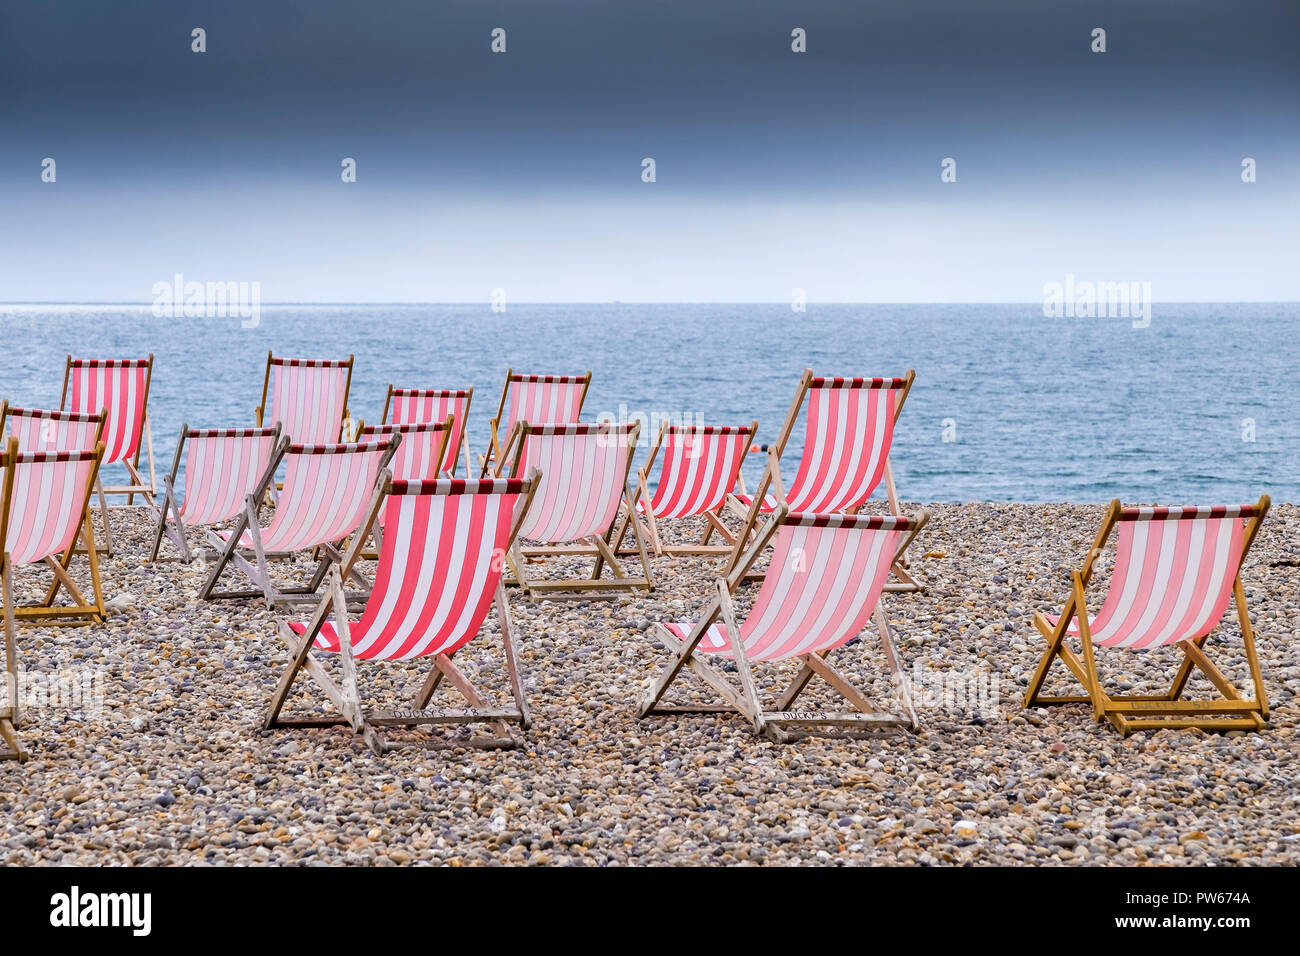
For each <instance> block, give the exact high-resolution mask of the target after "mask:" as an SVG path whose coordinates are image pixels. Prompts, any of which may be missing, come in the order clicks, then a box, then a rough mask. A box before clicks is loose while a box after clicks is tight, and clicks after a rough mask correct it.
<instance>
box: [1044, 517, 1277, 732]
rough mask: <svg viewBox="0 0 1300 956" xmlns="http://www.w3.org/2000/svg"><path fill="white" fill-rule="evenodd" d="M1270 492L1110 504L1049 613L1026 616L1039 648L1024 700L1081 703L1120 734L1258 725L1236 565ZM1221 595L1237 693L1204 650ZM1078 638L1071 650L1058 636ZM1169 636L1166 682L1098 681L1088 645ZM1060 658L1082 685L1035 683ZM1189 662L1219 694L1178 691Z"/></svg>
mask: <svg viewBox="0 0 1300 956" xmlns="http://www.w3.org/2000/svg"><path fill="white" fill-rule="evenodd" d="M1268 508H1269V497H1268V495H1264V496H1262V497H1261V498H1260V499H1259V501H1258V502H1257V503H1256V504H1253V505H1249V504H1248V505H1241V506H1215V507H1145V508H1125V507H1124V506H1123V505H1121V504H1120V502H1119V500H1118V499H1116V500H1115V501H1112V502H1111V503H1110V507H1109V508H1107V510H1106V516H1105V518H1104V520H1103V521H1102V525H1101V530H1100V531H1098V533H1097V537H1096V540H1095V541H1094V543H1093V547H1092V549H1091V550H1090V551H1089V552H1088V555H1087V557H1086V558H1085V559H1084V562H1083V566H1082V568H1081V569H1080V570H1078V571H1075V572H1073V573H1072V575H1071V585H1072V586H1071V590H1070V593H1069V595H1068V596H1067V597H1066V599H1065V602H1064V607H1063V608H1062V610H1061V613H1060V615H1059V616H1052V615H1046V614H1042V613H1036V614H1035V615H1034V625H1035V626H1036V627H1037V628H1038V630H1039V631H1040V632H1041V633H1042V634H1043V636H1044V637H1045V638H1046V639H1047V648H1046V649H1045V650H1044V652H1043V656H1042V658H1041V659H1040V661H1039V663H1038V667H1037V669H1036V670H1035V672H1034V675H1033V677H1032V678H1031V679H1030V681H1029V686H1028V688H1027V690H1026V692H1025V699H1024V706H1025V707H1041V706H1047V705H1054V704H1072V703H1086V704H1090V705H1091V707H1092V713H1093V717H1094V718H1095V719H1096V720H1098V721H1108V722H1109V723H1110V724H1111V725H1112V726H1113V727H1115V729H1116V730H1118V731H1119V732H1120V733H1122V734H1125V735H1127V734H1129V733H1132V732H1133V731H1135V730H1158V729H1161V728H1174V729H1188V728H1199V729H1201V730H1207V731H1230V730H1261V729H1263V727H1264V725H1265V722H1266V721H1267V720H1268V708H1269V705H1268V696H1267V694H1266V692H1265V689H1264V681H1263V677H1262V675H1261V672H1260V666H1259V656H1258V653H1257V650H1256V647H1255V633H1254V630H1253V628H1252V627H1251V623H1250V613H1249V610H1248V608H1247V605H1246V592H1245V589H1244V588H1243V586H1242V582H1241V565H1242V562H1244V561H1245V558H1246V555H1247V554H1248V553H1249V551H1250V547H1251V544H1253V543H1254V540H1255V536H1256V534H1257V533H1258V532H1259V527H1260V524H1261V523H1262V522H1263V520H1264V517H1265V515H1267V513H1268ZM1112 533H1114V534H1115V535H1116V539H1117V541H1116V549H1115V564H1114V569H1113V571H1112V574H1111V579H1110V582H1109V585H1108V587H1107V592H1106V596H1105V598H1104V599H1103V602H1102V604H1101V607H1100V608H1099V610H1098V611H1097V613H1096V615H1090V614H1089V611H1088V602H1087V596H1086V590H1087V587H1088V583H1089V582H1090V581H1091V579H1092V576H1093V571H1094V569H1095V567H1096V562H1097V559H1098V557H1099V555H1100V554H1101V553H1102V552H1103V549H1104V548H1105V546H1106V542H1107V541H1108V540H1109V539H1110V537H1111V534H1112ZM1230 604H1235V607H1236V613H1237V620H1238V623H1239V624H1240V627H1241V637H1242V642H1243V643H1244V645H1245V650H1246V662H1247V667H1248V670H1249V674H1250V680H1251V683H1252V685H1253V688H1254V692H1255V696H1254V698H1253V699H1246V698H1244V697H1243V696H1242V694H1241V693H1240V692H1239V691H1238V690H1237V688H1236V687H1234V686H1233V684H1232V682H1231V681H1230V680H1229V679H1228V678H1227V677H1226V676H1225V675H1224V674H1223V672H1222V671H1221V670H1220V669H1219V668H1218V667H1217V666H1216V665H1215V664H1214V662H1213V661H1212V660H1211V659H1210V657H1209V655H1208V654H1207V653H1206V641H1207V639H1208V638H1209V636H1210V634H1211V633H1212V632H1213V631H1214V629H1215V628H1216V627H1218V625H1219V623H1220V622H1221V621H1222V619H1223V617H1224V616H1225V614H1226V613H1227V610H1228V607H1229V605H1230ZM1067 639H1069V640H1074V641H1078V642H1079V644H1080V645H1081V648H1082V659H1081V658H1080V656H1079V655H1078V654H1076V653H1075V652H1074V651H1073V650H1072V649H1071V647H1070V644H1069V643H1067ZM1170 645H1174V646H1177V647H1178V648H1179V649H1180V650H1181V651H1182V652H1183V653H1182V658H1181V660H1180V661H1179V664H1178V668H1177V670H1176V672H1175V674H1174V677H1173V680H1172V682H1171V684H1170V686H1169V688H1168V690H1167V691H1165V692H1164V693H1161V694H1153V695H1138V694H1133V695H1127V696H1122V695H1115V694H1110V693H1108V692H1107V691H1106V690H1105V689H1103V687H1102V683H1101V680H1100V677H1099V674H1098V670H1097V655H1096V650H1097V648H1116V649H1128V650H1133V651H1150V652H1155V651H1158V650H1159V649H1160V648H1165V647H1169V646H1170ZM1058 658H1059V659H1060V660H1061V661H1063V662H1064V663H1065V665H1066V667H1067V669H1068V670H1069V671H1070V673H1071V674H1073V675H1074V677H1075V678H1076V679H1077V680H1078V681H1079V683H1080V684H1081V685H1082V686H1083V688H1084V691H1085V694H1083V695H1048V694H1044V693H1043V685H1044V682H1045V680H1046V678H1047V674H1048V672H1049V670H1050V668H1051V666H1052V664H1053V663H1054V662H1055V661H1056V660H1057V659H1058ZM1196 671H1199V672H1200V673H1201V674H1202V675H1203V676H1204V677H1205V678H1207V679H1208V681H1209V683H1210V684H1211V685H1212V686H1213V688H1214V689H1215V690H1217V691H1218V692H1219V694H1220V695H1221V697H1219V698H1213V699H1208V700H1187V699H1184V698H1183V694H1184V691H1185V690H1186V688H1187V683H1188V680H1189V679H1190V678H1191V676H1192V674H1193V673H1194V672H1196Z"/></svg>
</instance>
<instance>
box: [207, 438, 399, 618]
mask: <svg viewBox="0 0 1300 956" xmlns="http://www.w3.org/2000/svg"><path fill="white" fill-rule="evenodd" d="M398 441H400V438H396V439H394V441H393V442H392V443H391V444H390V445H389V446H388V449H387V451H385V452H384V453H383V455H382V456H381V457H380V460H379V472H380V473H381V474H382V473H383V472H384V471H385V470H386V469H387V468H388V463H389V461H390V460H391V459H392V457H393V453H394V452H395V451H396V450H397V443H398ZM292 444H294V442H293V440H292V439H291V438H289V437H288V436H281V437H280V443H279V444H278V445H277V446H276V449H275V451H274V452H273V453H272V455H271V461H270V463H269V464H268V465H267V468H266V471H265V472H264V473H263V475H262V478H261V480H260V481H258V483H257V487H256V488H255V489H254V490H253V491H252V492H251V493H250V494H249V495H248V496H247V497H246V498H245V499H244V510H243V511H242V512H241V513H240V515H239V517H238V518H236V519H235V523H234V525H233V526H232V527H231V529H230V534H229V537H228V538H226V539H225V540H222V539H221V538H220V537H219V536H218V535H217V534H215V533H214V532H213V531H212V529H208V544H209V545H210V546H211V547H212V548H214V549H215V550H216V551H217V559H216V561H215V563H214V564H213V565H212V570H211V571H209V572H208V577H207V580H206V581H204V582H203V587H201V588H200V589H199V597H200V598H201V599H202V600H204V601H215V600H226V599H240V598H262V599H263V600H265V601H266V606H267V607H268V608H272V609H274V608H275V607H276V606H277V605H284V604H299V603H305V602H311V601H315V600H316V599H317V598H318V596H319V594H320V588H321V585H322V584H323V583H324V582H325V579H326V578H327V577H328V575H329V569H330V568H331V567H332V566H335V565H338V564H339V563H340V562H341V561H342V559H343V551H342V548H343V542H341V541H339V542H329V543H326V544H322V545H320V546H319V547H318V548H317V549H315V552H314V557H315V558H316V559H317V564H316V570H315V571H313V572H312V576H311V579H310V581H309V583H307V584H303V585H296V586H292V587H285V586H283V585H277V584H275V582H273V581H272V579H271V572H270V563H271V561H272V560H273V559H275V558H278V557H288V555H282V554H277V553H275V552H268V551H266V550H265V549H264V548H263V546H262V534H261V532H262V527H261V524H260V522H259V521H258V504H259V503H260V502H262V501H265V500H266V496H267V494H268V490H269V488H270V486H271V485H272V484H273V483H274V482H275V471H276V469H277V468H279V467H280V462H281V461H282V460H283V459H284V456H285V454H286V453H287V452H288V450H289V448H290V446H291V445H292ZM277 507H279V505H277ZM245 531H247V532H248V533H249V536H250V537H251V538H252V541H253V547H252V551H253V558H252V560H251V561H250V560H249V559H248V558H246V557H244V555H243V554H241V553H240V547H239V540H240V538H242V537H243V534H244V532H245ZM231 565H233V566H234V567H235V568H237V569H238V570H240V571H242V572H243V573H244V575H245V576H246V577H247V578H248V580H249V581H251V582H252V584H253V585H254V587H252V588H244V589H240V590H224V591H218V590H217V589H216V586H217V581H218V579H219V578H220V577H221V575H222V574H223V573H224V571H225V569H226V568H227V567H229V566H231ZM348 577H349V578H350V579H351V580H352V581H353V582H355V583H356V584H357V585H358V586H359V587H360V589H361V590H360V591H359V592H354V593H352V594H349V595H348V596H349V598H350V599H352V600H364V599H365V597H366V596H367V595H368V594H369V593H370V581H368V580H367V579H366V578H365V577H364V576H363V575H362V574H361V572H359V571H358V570H357V569H356V567H355V562H353V563H352V564H351V565H349V566H348Z"/></svg>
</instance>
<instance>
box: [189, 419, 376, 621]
mask: <svg viewBox="0 0 1300 956" xmlns="http://www.w3.org/2000/svg"><path fill="white" fill-rule="evenodd" d="M397 445H398V439H390V438H385V439H383V440H378V441H367V442H334V443H328V444H320V445H303V444H295V443H291V442H289V440H288V439H287V438H282V439H281V444H280V449H281V451H280V454H277V455H273V456H272V459H271V462H270V464H269V465H268V466H267V470H266V471H265V472H264V473H263V475H262V478H261V482H260V485H259V487H258V488H257V490H255V492H254V495H253V498H252V500H253V501H260V500H261V496H262V495H263V494H265V490H266V487H267V486H268V485H269V483H270V481H271V480H272V479H273V476H274V473H275V470H276V468H277V467H278V465H279V462H280V460H281V459H283V460H284V462H285V474H284V488H283V490H282V491H281V492H280V497H279V500H278V501H277V502H276V505H275V511H274V513H273V514H272V515H271V523H270V524H269V525H268V526H267V527H265V528H263V527H261V526H260V524H259V523H258V522H257V520H256V519H257V515H256V512H255V511H253V510H250V509H252V507H253V506H252V505H251V504H246V505H245V508H244V511H243V513H242V514H241V516H240V518H239V521H238V522H237V523H236V524H235V526H234V527H233V528H232V529H231V530H230V531H222V530H212V529H209V531H208V539H209V541H210V543H212V544H213V545H214V546H215V547H216V548H217V549H218V550H219V551H220V552H221V555H220V557H219V558H218V561H217V563H216V565H215V566H214V567H213V569H212V572H211V573H210V575H209V577H208V580H207V582H206V584H205V585H204V588H203V590H202V591H201V596H202V597H203V598H205V599H206V598H212V597H250V596H254V595H255V594H260V595H262V596H264V597H265V598H266V601H267V603H268V605H274V604H276V603H284V602H289V601H293V600H298V599H302V598H311V597H313V596H314V595H315V594H316V592H317V590H318V589H319V588H320V585H321V583H322V582H323V580H324V575H325V573H326V572H327V571H328V568H329V565H330V563H331V562H332V561H337V560H338V558H339V557H340V555H339V554H338V551H337V545H338V544H339V543H340V542H342V541H343V539H345V538H347V537H348V536H350V535H351V534H352V533H353V532H354V531H356V530H357V528H358V526H359V525H360V524H361V521H362V519H363V518H364V517H365V514H366V506H367V504H368V503H369V502H370V499H371V497H372V496H373V494H374V492H375V487H376V482H377V480H378V478H379V473H380V471H381V470H382V469H384V468H386V467H387V466H388V462H389V459H390V458H391V457H392V455H393V452H394V450H395V449H396V448H397ZM315 548H321V549H322V550H324V551H325V552H326V556H325V557H324V558H323V559H322V561H321V562H320V564H319V565H318V567H317V570H316V573H315V575H314V576H313V578H312V583H311V584H310V585H308V586H304V587H300V588H284V587H281V588H277V587H275V586H274V585H273V584H272V582H271V580H270V578H269V576H268V574H267V573H266V570H265V568H266V562H267V559H268V557H269V556H271V555H276V554H294V553H296V552H301V551H309V550H312V549H315ZM240 549H243V550H251V551H253V552H254V554H255V558H256V563H252V562H250V561H248V560H247V559H245V558H244V557H243V556H242V555H240V554H239V551H240ZM229 563H234V564H235V565H236V566H237V567H239V568H240V569H242V570H243V571H244V572H245V573H246V574H247V575H248V576H249V577H250V578H251V579H252V580H253V581H254V583H255V584H256V585H257V586H258V588H259V590H258V591H256V592H248V591H226V592H215V591H214V590H213V588H214V587H215V584H216V581H217V579H218V578H219V577H220V575H221V573H222V571H223V570H224V568H225V567H226V565H227V564H229Z"/></svg>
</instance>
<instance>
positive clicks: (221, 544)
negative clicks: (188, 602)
mask: <svg viewBox="0 0 1300 956" xmlns="http://www.w3.org/2000/svg"><path fill="white" fill-rule="evenodd" d="M270 483H271V484H274V482H270ZM250 525H251V527H254V528H255V527H257V526H258V522H257V494H256V493H253V494H250V495H248V496H247V497H246V498H245V499H244V510H243V511H242V512H240V514H239V517H238V518H237V519H236V521H235V526H234V527H233V528H231V529H230V534H229V536H228V537H227V538H226V539H225V540H224V541H222V540H221V538H218V537H213V535H212V533H211V532H209V535H208V540H209V542H210V543H212V544H213V545H214V546H217V559H216V561H214V562H213V564H212V570H211V571H209V572H208V576H207V579H206V580H205V581H204V582H203V587H201V588H200V589H199V597H200V598H201V599H203V600H204V601H210V600H211V599H212V597H213V589H214V588H215V587H216V586H217V579H218V578H220V577H221V573H222V572H223V571H224V570H225V569H226V565H228V564H230V562H231V559H232V558H233V557H234V554H235V551H236V549H237V548H238V547H239V539H240V538H242V537H243V536H244V532H245V531H248V530H249V528H250Z"/></svg>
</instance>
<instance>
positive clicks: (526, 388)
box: [498, 374, 590, 441]
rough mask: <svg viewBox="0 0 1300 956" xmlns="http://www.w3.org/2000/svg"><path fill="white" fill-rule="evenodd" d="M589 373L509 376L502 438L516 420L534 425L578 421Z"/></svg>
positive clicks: (500, 430)
mask: <svg viewBox="0 0 1300 956" xmlns="http://www.w3.org/2000/svg"><path fill="white" fill-rule="evenodd" d="M589 379H590V376H587V375H516V374H511V376H510V378H509V379H508V382H509V384H508V389H509V397H508V398H507V402H506V418H505V424H504V426H503V427H501V428H500V429H499V430H498V434H499V435H500V436H501V440H502V441H505V437H506V436H507V435H509V434H510V429H511V428H513V427H514V425H515V423H516V422H529V423H530V424H534V425H544V424H563V423H567V422H576V421H577V420H578V416H579V415H580V414H581V413H582V400H583V398H584V396H585V395H586V392H587V382H588V381H589Z"/></svg>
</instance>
